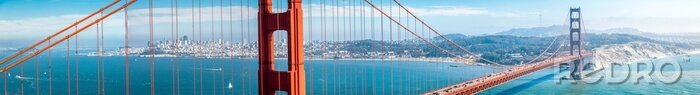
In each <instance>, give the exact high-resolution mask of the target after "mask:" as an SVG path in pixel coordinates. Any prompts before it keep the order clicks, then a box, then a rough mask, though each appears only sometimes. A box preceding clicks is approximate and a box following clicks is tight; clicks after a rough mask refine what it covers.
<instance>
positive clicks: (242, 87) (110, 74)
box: [0, 51, 700, 95]
mask: <svg viewBox="0 0 700 95" xmlns="http://www.w3.org/2000/svg"><path fill="white" fill-rule="evenodd" d="M7 55H8V53H0V56H7ZM669 58H670V59H674V60H681V58H682V57H669ZM37 59H38V60H37ZM98 59H103V60H104V62H105V73H106V75H105V87H106V88H105V90H104V92H105V93H107V94H116V95H123V94H125V91H126V85H125V80H126V78H125V64H124V62H125V59H124V57H103V58H98V57H88V56H78V57H77V59H76V56H72V57H71V65H70V66H71V67H70V68H71V76H70V79H71V86H70V87H69V86H68V77H69V76H68V75H67V74H68V72H67V71H68V66H69V65H67V60H66V56H65V52H61V51H55V52H53V54H52V56H51V57H50V58H49V57H48V56H47V55H46V54H44V55H41V56H39V57H38V58H35V59H33V60H29V61H27V62H26V63H25V64H24V65H20V66H18V67H16V68H14V69H12V70H10V71H9V73H10V74H12V76H8V77H7V78H2V80H0V82H2V81H5V80H7V84H6V85H7V86H8V87H7V90H6V91H7V93H8V94H10V95H16V94H21V93H24V94H28V95H34V94H36V93H37V90H38V91H39V93H40V94H42V95H47V94H48V93H49V88H51V89H52V91H51V92H52V93H53V94H59V95H65V94H68V91H69V90H68V88H70V91H71V94H76V93H80V94H84V95H93V94H97V90H98V89H97V65H96V64H95V63H96V62H98V61H97V60H98ZM76 60H77V61H76ZM49 61H50V63H51V64H52V66H53V68H51V69H49V65H48V64H49ZM646 61H653V60H646ZM149 62H150V60H149V58H139V57H130V59H129V63H130V66H129V67H130V69H129V72H130V78H129V80H130V86H129V87H130V92H131V93H132V94H135V95H144V94H148V93H149V92H150V90H149V89H150V85H151V84H150V81H149V80H150V79H149V78H150V77H149V73H148V72H149V70H150V69H149V66H150V65H149ZM276 62H279V63H278V64H279V65H277V67H276V68H277V69H281V70H285V69H286V65H285V62H286V60H283V59H279V60H276ZM37 63H38V64H40V65H39V67H38V70H39V73H38V74H39V75H38V76H37V75H36V74H37V73H36V70H37V67H35V66H36V64H37ZM76 63H77V64H76ZM155 63H156V64H155V73H156V74H155V80H156V81H155V84H154V85H155V91H156V92H155V93H156V94H157V95H171V94H174V93H180V94H184V95H192V94H203V95H213V94H234V95H251V94H257V88H258V86H257V60H256V59H203V58H202V59H197V58H177V59H176V58H156V59H155ZM176 63H178V65H179V69H177V70H180V73H179V79H180V82H179V86H178V85H176V84H177V82H173V70H174V69H173V68H174V67H173V66H176V65H175V64H176ZM698 63H700V55H693V56H692V58H691V61H690V62H680V64H681V66H682V72H683V75H682V78H681V79H680V80H679V81H678V82H677V83H675V84H663V83H660V82H658V81H657V82H656V84H646V83H641V84H634V83H633V82H632V81H629V80H628V81H627V82H625V83H622V84H607V83H605V82H602V83H598V84H584V83H579V84H568V83H562V84H557V81H558V78H556V76H557V75H558V73H557V71H558V68H549V69H545V70H543V71H539V72H536V73H533V74H531V75H528V76H524V77H522V78H520V79H517V80H514V81H511V82H509V83H506V84H503V85H500V86H497V87H494V88H492V89H490V90H487V91H485V92H482V93H480V94H499V95H509V94H534V95H551V94H603V95H617V94H699V93H700V72H698V71H699V70H700V64H698ZM450 65H452V66H450ZM453 66H459V67H453ZM76 68H78V69H76ZM219 68H221V69H220V70H219ZM22 69H23V72H22ZM498 69H500V68H490V67H481V66H465V65H461V64H450V63H438V64H435V63H431V62H418V61H381V60H306V71H307V88H308V89H307V92H308V94H321V95H327V94H333V95H337V94H344V95H345V94H351V95H365V94H374V95H381V94H394V95H414V94H421V93H425V92H427V91H431V90H435V89H437V88H441V87H445V86H448V85H450V84H454V83H458V82H462V81H465V80H468V79H472V78H474V77H478V76H482V75H483V74H487V73H490V72H494V71H498ZM49 70H52V71H53V73H51V74H53V77H52V80H51V81H49V77H48V74H47V75H45V74H43V73H44V72H47V73H48V72H49ZM76 70H77V71H76ZM200 73H201V75H202V76H201V79H200ZM19 74H23V75H22V76H23V78H25V79H18V78H15V76H16V75H19ZM76 75H77V76H76ZM76 77H79V78H77V79H78V80H76ZM49 82H52V87H49ZM229 82H230V83H231V84H232V85H233V88H227V86H228V83H229ZM174 83H175V84H174ZM3 84H4V83H3ZM200 85H201V86H200ZM178 87H179V91H177V90H173V89H177V88H178ZM200 87H201V88H200ZM0 88H3V87H0ZM76 88H78V89H76ZM0 90H2V89H0ZM3 91H4V90H3Z"/></svg>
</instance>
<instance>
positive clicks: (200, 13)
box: [195, 0, 204, 95]
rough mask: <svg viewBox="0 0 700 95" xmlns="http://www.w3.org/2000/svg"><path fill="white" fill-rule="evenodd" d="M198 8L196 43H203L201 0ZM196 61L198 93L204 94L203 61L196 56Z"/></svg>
mask: <svg viewBox="0 0 700 95" xmlns="http://www.w3.org/2000/svg"><path fill="white" fill-rule="evenodd" d="M198 10H199V11H198V12H199V13H198V14H199V17H198V18H199V20H198V22H199V27H198V28H199V43H198V44H200V45H203V44H204V42H202V0H199V6H198ZM200 52H201V51H198V52H197V53H200ZM195 55H196V54H195ZM197 63H199V68H197V69H199V94H200V95H204V89H202V88H204V86H203V84H204V82H203V81H204V79H203V78H202V74H203V73H202V69H203V66H202V64H203V63H202V60H200V59H199V58H197Z"/></svg>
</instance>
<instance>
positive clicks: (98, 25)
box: [95, 16, 102, 95]
mask: <svg viewBox="0 0 700 95" xmlns="http://www.w3.org/2000/svg"><path fill="white" fill-rule="evenodd" d="M100 17H101V16H100ZM101 25H102V24H101V23H97V24H96V28H95V32H96V33H95V34H96V35H95V48H96V50H97V52H96V54H97V60H96V62H95V63H97V65H96V68H97V90H96V91H97V95H100V89H101V87H102V86H100V76H101V74H102V73H100V64H101V63H100V61H101V60H102V57H101V56H102V54H100V52H102V50H101V48H100V26H101Z"/></svg>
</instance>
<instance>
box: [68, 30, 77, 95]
mask: <svg viewBox="0 0 700 95" xmlns="http://www.w3.org/2000/svg"><path fill="white" fill-rule="evenodd" d="M77 29H78V26H77V25H76V26H75V30H77ZM66 48H67V49H66V66H68V68H67V71H68V72H66V73H67V74H66V75H68V76H67V77H68V80H67V81H68V85H67V86H68V89H67V90H68V95H71V87H72V86H71V81H72V80H71V70H70V65H71V64H70V63H71V62H70V56H71V55H70V52H71V50H70V49H71V48H70V38H68V40H67V41H66Z"/></svg>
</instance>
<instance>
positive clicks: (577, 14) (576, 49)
mask: <svg viewBox="0 0 700 95" xmlns="http://www.w3.org/2000/svg"><path fill="white" fill-rule="evenodd" d="M569 18H570V19H569V22H570V23H569V29H570V32H569V38H570V43H571V45H570V48H569V51H570V54H571V55H578V56H579V59H577V60H574V61H573V68H570V70H571V78H573V79H574V80H580V79H581V71H582V70H583V58H582V55H581V52H583V48H582V47H583V42H582V41H583V40H582V39H583V38H582V36H581V26H582V24H583V23H581V8H571V9H570V11H569Z"/></svg>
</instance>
